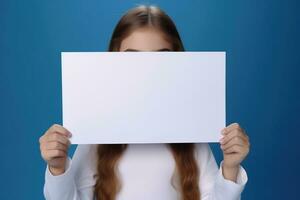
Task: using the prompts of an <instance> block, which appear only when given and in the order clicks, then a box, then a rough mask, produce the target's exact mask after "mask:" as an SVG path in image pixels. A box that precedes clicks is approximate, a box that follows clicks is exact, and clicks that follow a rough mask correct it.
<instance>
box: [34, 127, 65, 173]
mask: <svg viewBox="0 0 300 200" xmlns="http://www.w3.org/2000/svg"><path fill="white" fill-rule="evenodd" d="M70 137H71V133H70V132H69V131H68V130H67V129H65V128H64V127H63V126H61V125H58V124H54V125H52V126H51V127H50V128H49V129H48V130H47V131H46V132H45V133H44V135H43V136H41V137H40V139H39V142H40V150H41V155H42V157H43V159H44V160H45V161H46V162H47V164H48V166H49V170H50V172H51V173H52V174H53V175H60V174H63V173H64V172H65V166H66V161H67V157H68V149H69V146H70V140H69V138H70Z"/></svg>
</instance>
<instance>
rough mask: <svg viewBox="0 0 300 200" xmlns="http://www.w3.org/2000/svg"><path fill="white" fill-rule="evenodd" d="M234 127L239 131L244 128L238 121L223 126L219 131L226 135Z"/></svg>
mask: <svg viewBox="0 0 300 200" xmlns="http://www.w3.org/2000/svg"><path fill="white" fill-rule="evenodd" d="M236 129H237V130H240V131H241V132H244V130H243V129H242V128H241V126H240V125H239V124H238V123H232V124H230V125H228V126H227V127H225V128H223V129H222V131H221V132H222V134H223V135H227V134H228V133H230V132H231V131H233V130H236Z"/></svg>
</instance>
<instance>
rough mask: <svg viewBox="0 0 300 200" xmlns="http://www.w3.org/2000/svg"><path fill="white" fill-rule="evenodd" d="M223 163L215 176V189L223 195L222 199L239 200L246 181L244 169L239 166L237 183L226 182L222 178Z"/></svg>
mask: <svg viewBox="0 0 300 200" xmlns="http://www.w3.org/2000/svg"><path fill="white" fill-rule="evenodd" d="M222 165H223V161H222V162H221V164H220V169H219V172H218V176H217V181H216V187H217V190H219V191H220V193H219V194H223V195H224V196H225V197H226V198H225V197H224V196H223V198H224V199H239V198H240V195H241V194H242V192H243V190H244V187H245V185H246V183H247V181H248V176H247V173H246V171H245V169H244V168H243V167H242V166H241V165H240V166H239V172H238V175H237V181H236V182H233V181H231V180H227V179H225V178H224V176H223V167H222Z"/></svg>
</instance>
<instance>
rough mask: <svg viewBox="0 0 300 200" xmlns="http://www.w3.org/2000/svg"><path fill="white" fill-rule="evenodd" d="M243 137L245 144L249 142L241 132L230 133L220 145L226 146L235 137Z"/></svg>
mask: <svg viewBox="0 0 300 200" xmlns="http://www.w3.org/2000/svg"><path fill="white" fill-rule="evenodd" d="M237 136H239V137H241V138H242V139H243V140H244V141H245V142H247V140H248V139H247V138H246V137H245V135H244V134H243V133H242V132H241V131H239V130H233V131H231V132H229V133H228V134H227V135H225V136H224V137H223V138H222V139H221V140H220V143H221V144H222V145H224V144H226V143H227V142H229V141H230V140H231V139H232V138H234V137H237Z"/></svg>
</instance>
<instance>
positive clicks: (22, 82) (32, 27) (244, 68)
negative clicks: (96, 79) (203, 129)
mask: <svg viewBox="0 0 300 200" xmlns="http://www.w3.org/2000/svg"><path fill="white" fill-rule="evenodd" d="M143 3H147V4H155V5H158V6H160V7H161V8H163V9H164V10H165V11H166V12H167V13H168V14H169V15H170V16H171V17H172V18H173V19H174V21H175V22H176V24H177V27H178V29H179V32H180V34H181V36H182V39H183V42H184V44H185V47H186V50H189V51H201V50H204V51H219V50H222V51H226V52H227V124H229V123H231V122H239V123H240V124H241V125H242V126H243V127H244V128H245V129H246V131H247V132H248V134H249V136H250V138H251V152H250V155H249V156H248V158H247V160H246V161H245V162H244V163H243V165H244V167H245V168H246V169H247V172H248V176H249V182H248V185H247V187H246V189H245V191H244V193H243V199H248V200H251V199H296V198H297V196H298V195H297V194H298V193H299V189H298V188H299V178H300V176H299V165H298V159H299V158H300V153H299V141H300V131H299V119H300V118H299V113H300V101H299V100H300V98H299V97H300V91H299V85H300V78H299V74H300V69H299V67H300V65H299V64H300V56H299V47H300V41H299V36H300V31H299V25H300V17H299V13H298V12H299V3H297V1H296V0H295V1H277V0H273V1H261V0H245V1H239V0H236V1H217V0H203V1H147V2H143V1H126V3H125V1H109V2H108V1H107V2H102V1H96V0H93V1H92V0H90V1H83V0H82V1H79V0H68V1H63V0H52V1H45V0H30V1H15V0H6V1H5V0H2V1H1V2H0V91H1V96H0V113H1V115H0V125H1V126H0V127H1V130H0V134H1V147H0V150H1V164H0V173H1V176H0V177H1V183H0V188H1V192H0V199H42V198H43V196H42V188H43V182H44V170H45V164H44V162H43V160H42V159H41V157H40V152H39V143H38V139H39V137H40V136H41V135H42V134H43V132H44V131H45V130H46V129H47V128H48V127H49V126H50V125H51V124H53V123H61V121H62V117H61V116H62V106H61V77H60V52H62V51H106V49H107V46H108V41H109V38H110V35H111V33H112V30H113V28H114V26H115V24H116V22H117V21H118V19H119V18H120V16H121V15H122V14H123V13H124V11H126V10H127V9H128V8H131V7H133V6H135V5H137V4H143ZM212 147H213V150H214V153H215V156H216V158H217V160H218V161H220V159H221V158H222V156H221V151H220V149H219V146H218V145H217V144H213V145H212ZM72 149H73V150H74V147H73V148H72Z"/></svg>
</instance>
